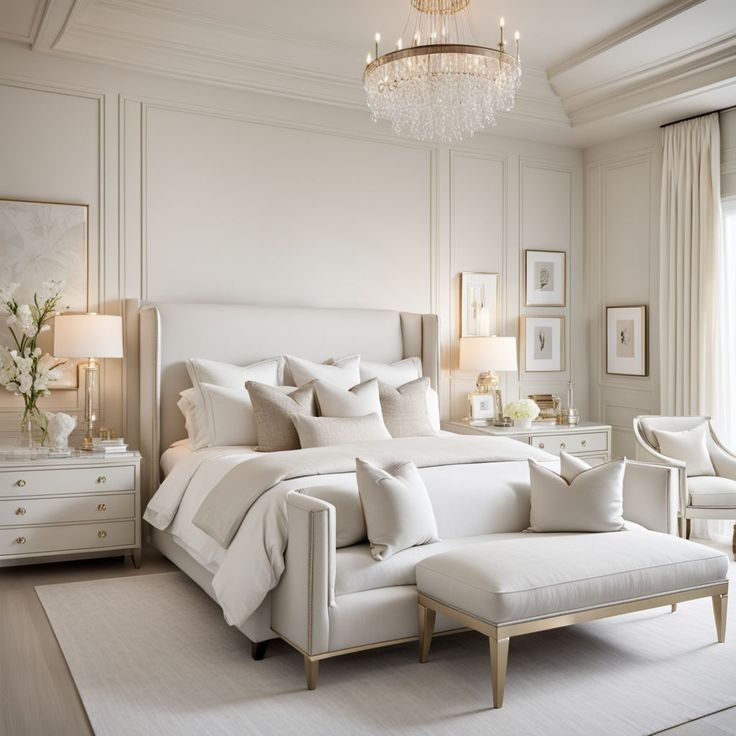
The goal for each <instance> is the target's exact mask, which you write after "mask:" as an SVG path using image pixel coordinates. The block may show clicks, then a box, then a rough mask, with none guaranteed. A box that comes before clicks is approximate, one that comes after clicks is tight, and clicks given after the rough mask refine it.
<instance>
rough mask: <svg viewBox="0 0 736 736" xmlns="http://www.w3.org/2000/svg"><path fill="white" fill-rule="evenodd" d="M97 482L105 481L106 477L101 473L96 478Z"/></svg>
mask: <svg viewBox="0 0 736 736" xmlns="http://www.w3.org/2000/svg"><path fill="white" fill-rule="evenodd" d="M97 482H98V483H107V478H106V477H105V476H104V475H101V476H99V477H98V478H97Z"/></svg>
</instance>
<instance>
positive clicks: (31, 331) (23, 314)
mask: <svg viewBox="0 0 736 736" xmlns="http://www.w3.org/2000/svg"><path fill="white" fill-rule="evenodd" d="M7 322H8V327H10V328H11V329H17V330H19V331H20V332H21V333H23V334H24V335H27V336H28V337H34V336H35V335H36V320H35V319H34V318H33V312H31V308H30V307H29V306H28V305H27V304H21V305H20V306H19V307H18V309H17V310H16V313H15V314H11V315H10V316H9V317H8V319H7Z"/></svg>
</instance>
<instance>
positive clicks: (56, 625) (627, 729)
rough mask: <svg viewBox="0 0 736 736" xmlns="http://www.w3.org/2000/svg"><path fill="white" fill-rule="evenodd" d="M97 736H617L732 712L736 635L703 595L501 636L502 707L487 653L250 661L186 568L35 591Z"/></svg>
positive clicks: (411, 651) (454, 649) (481, 648)
mask: <svg viewBox="0 0 736 736" xmlns="http://www.w3.org/2000/svg"><path fill="white" fill-rule="evenodd" d="M37 592H38V595H39V597H40V599H41V602H42V603H43V606H44V608H45V610H46V613H47V615H48V618H49V620H50V622H51V625H52V627H53V629H54V632H55V634H56V637H57V639H58V641H59V643H60V645H61V648H62V650H63V652H64V656H65V657H66V660H67V662H68V664H69V668H70V670H71V673H72V675H73V677H74V681H75V682H76V685H77V688H78V690H79V693H80V695H81V698H82V701H83V703H84V706H85V708H86V710H87V713H88V715H89V719H90V722H91V724H92V727H93V728H94V731H95V734H96V736H139V735H140V736H144V735H146V736H148V735H151V736H153V735H154V734H155V735H156V736H161V735H162V734H166V735H168V734H171V735H172V736H173V735H176V736H203V735H206V736H234V735H235V734H238V735H239V736H240V735H243V734H264V735H268V734H274V736H275V735H277V734H278V735H279V736H285V735H288V734H299V736H311V735H312V734H315V735H316V734H320V735H322V736H324V735H331V734H341V735H342V734H349V735H351V736H363V735H365V736H368V735H370V736H374V735H375V734H401V735H402V736H419V735H420V734H421V735H422V736H428V735H429V736H432V735H434V734H437V735H439V734H442V735H443V736H460V735H462V736H465V735H467V736H475V735H476V734H477V735H478V736H481V735H482V736H489V735H492V736H507V735H508V736H512V735H513V736H520V735H523V734H535V735H536V734H545V735H546V736H558V735H559V736H574V735H578V734H579V735H580V736H596V735H598V734H600V735H601V736H618V735H621V736H628V735H629V734H632V735H633V734H651V733H653V732H656V731H659V730H662V729H665V728H667V727H670V726H673V725H676V724H678V723H683V722H686V721H689V720H692V719H694V718H698V717H700V716H703V715H705V714H708V713H713V712H715V711H718V710H720V709H722V708H725V707H727V706H732V705H736V625H734V614H733V610H734V608H736V606H732V607H731V616H730V623H729V628H730V632H731V633H730V638H729V639H728V640H727V643H726V644H716V643H715V642H716V632H715V625H714V623H713V613H712V608H711V601H710V599H704V600H699V601H691V602H689V603H683V604H681V605H680V607H679V609H678V611H677V612H676V613H670V612H669V609H665V608H659V609H655V610H651V611H647V612H641V613H634V614H628V615H626V616H619V617H618V618H614V619H607V620H604V621H597V622H592V623H588V624H582V625H578V626H574V627H570V628H566V629H558V630H555V631H547V632H542V633H539V634H532V635H529V636H525V637H519V638H517V639H512V641H511V650H510V655H509V667H508V676H507V683H506V698H505V702H504V707H503V708H502V709H500V710H492V709H489V704H490V672H489V664H488V645H487V642H486V640H485V639H484V638H483V637H481V636H480V635H478V634H475V633H472V632H468V633H462V634H456V635H451V636H444V637H438V638H436V639H435V641H434V643H433V645H432V652H431V655H430V661H429V663H427V664H425V665H420V664H418V663H417V647H416V644H407V645H402V646H396V647H389V648H385V649H378V650H373V651H370V652H362V653H359V654H355V655H349V656H345V657H338V658H336V659H333V660H328V661H325V662H323V663H322V666H321V672H320V679H319V684H318V688H317V690H315V691H314V692H309V691H307V690H306V689H305V684H304V671H303V664H302V658H301V656H300V655H299V654H297V653H296V652H294V651H293V650H292V649H290V648H289V647H288V646H287V645H285V644H283V643H281V642H274V643H273V644H272V645H271V647H270V648H269V650H268V655H267V657H266V658H265V659H264V660H263V661H260V662H256V661H253V660H252V659H251V657H250V645H249V643H248V642H247V641H246V639H245V638H244V637H243V636H242V635H241V634H240V633H239V632H238V631H236V630H235V629H232V628H230V627H228V626H227V625H226V624H225V622H224V621H223V619H222V615H221V612H220V609H219V608H218V607H217V605H215V604H214V603H213V602H212V601H211V600H210V599H209V598H208V597H207V596H206V595H205V594H204V593H203V592H202V591H201V590H200V589H199V588H198V587H197V586H196V585H195V584H194V583H192V582H191V581H190V580H189V579H188V578H186V577H185V576H184V575H183V574H182V573H178V572H174V573H164V574H159V575H143V576H136V577H129V578H118V579H113V580H98V581H92V582H81V583H71V584H65V585H50V586H42V587H39V588H37Z"/></svg>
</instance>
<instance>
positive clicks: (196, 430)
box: [176, 388, 207, 450]
mask: <svg viewBox="0 0 736 736" xmlns="http://www.w3.org/2000/svg"><path fill="white" fill-rule="evenodd" d="M179 396H180V397H181V398H180V399H179V401H177V402H176V406H177V407H178V409H179V411H180V412H181V413H182V414H183V415H184V426H185V427H186V430H187V437H189V442H190V443H191V445H192V447H193V448H194V449H195V450H196V449H198V448H200V447H206V444H207V438H206V431H207V427H206V423H207V416H206V414H205V411H204V407H203V406H202V399H201V398H200V394H199V391H197V389H194V388H188V389H186V391H182V392H181V393H180V394H179ZM202 425H204V426H202Z"/></svg>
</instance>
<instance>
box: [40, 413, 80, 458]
mask: <svg viewBox="0 0 736 736" xmlns="http://www.w3.org/2000/svg"><path fill="white" fill-rule="evenodd" d="M46 420H47V425H46V426H47V432H48V436H49V443H50V445H51V447H52V449H54V450H65V449H66V448H67V447H68V446H69V435H70V434H71V433H72V432H73V431H74V427H76V426H77V418H76V417H72V416H69V414H63V413H61V412H57V413H56V414H53V413H51V412H46Z"/></svg>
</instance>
